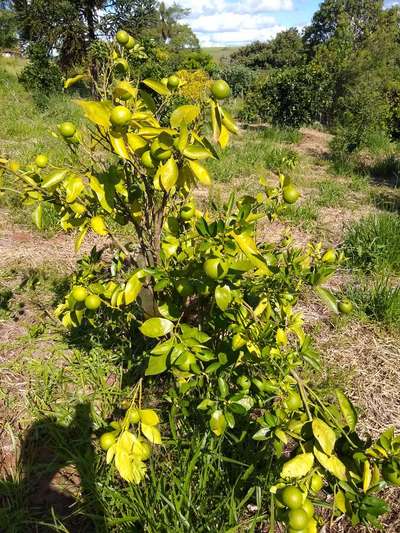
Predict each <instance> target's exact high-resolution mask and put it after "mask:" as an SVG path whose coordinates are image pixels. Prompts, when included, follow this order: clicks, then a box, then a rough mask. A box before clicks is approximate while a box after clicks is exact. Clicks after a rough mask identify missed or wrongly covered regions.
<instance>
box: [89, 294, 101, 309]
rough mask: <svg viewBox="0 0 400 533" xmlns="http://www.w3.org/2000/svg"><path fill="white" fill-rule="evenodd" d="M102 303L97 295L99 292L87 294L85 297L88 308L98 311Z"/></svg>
mask: <svg viewBox="0 0 400 533" xmlns="http://www.w3.org/2000/svg"><path fill="white" fill-rule="evenodd" d="M100 305H101V300H100V298H99V297H98V296H97V294H89V296H86V298H85V306H86V308H87V309H90V310H91V311H96V309H98V308H99V307H100Z"/></svg>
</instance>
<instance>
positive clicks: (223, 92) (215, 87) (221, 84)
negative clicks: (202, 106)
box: [211, 80, 231, 100]
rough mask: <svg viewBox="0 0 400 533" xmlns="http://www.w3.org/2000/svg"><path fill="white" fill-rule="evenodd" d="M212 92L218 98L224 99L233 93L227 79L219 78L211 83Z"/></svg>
mask: <svg viewBox="0 0 400 533" xmlns="http://www.w3.org/2000/svg"><path fill="white" fill-rule="evenodd" d="M211 92H212V94H213V96H214V97H215V98H216V99H217V100H223V99H224V98H228V96H229V95H230V94H231V88H230V87H229V85H228V84H227V83H226V81H224V80H217V81H214V83H213V84H212V85H211Z"/></svg>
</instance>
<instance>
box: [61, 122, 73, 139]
mask: <svg viewBox="0 0 400 533" xmlns="http://www.w3.org/2000/svg"><path fill="white" fill-rule="evenodd" d="M58 131H59V132H60V133H61V135H62V136H63V137H73V136H74V135H75V132H76V126H75V124H73V123H72V122H63V123H62V124H60V125H59V126H58Z"/></svg>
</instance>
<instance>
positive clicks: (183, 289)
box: [175, 278, 194, 298]
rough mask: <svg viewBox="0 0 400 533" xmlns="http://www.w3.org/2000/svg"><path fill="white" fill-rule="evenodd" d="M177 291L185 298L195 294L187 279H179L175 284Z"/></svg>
mask: <svg viewBox="0 0 400 533" xmlns="http://www.w3.org/2000/svg"><path fill="white" fill-rule="evenodd" d="M175 289H176V291H177V293H178V294H180V295H181V296H182V297H183V298H187V297H188V296H192V295H193V294H194V289H193V285H192V284H191V283H190V282H189V280H187V279H186V278H182V279H179V280H178V281H177V282H176V284H175Z"/></svg>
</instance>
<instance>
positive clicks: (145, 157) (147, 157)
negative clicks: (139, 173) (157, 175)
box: [140, 150, 154, 168]
mask: <svg viewBox="0 0 400 533" xmlns="http://www.w3.org/2000/svg"><path fill="white" fill-rule="evenodd" d="M140 161H141V162H142V165H143V166H144V167H146V168H154V161H153V158H152V157H151V152H150V150H147V151H146V152H143V154H142V156H141V158H140Z"/></svg>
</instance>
